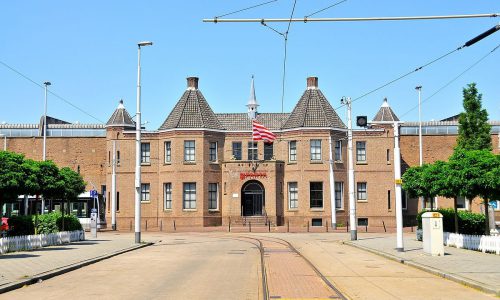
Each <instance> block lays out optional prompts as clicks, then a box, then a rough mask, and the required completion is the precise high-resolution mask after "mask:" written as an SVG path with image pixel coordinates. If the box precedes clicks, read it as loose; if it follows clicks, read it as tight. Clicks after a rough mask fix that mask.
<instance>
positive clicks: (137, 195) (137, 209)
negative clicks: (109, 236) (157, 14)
mask: <svg viewBox="0 0 500 300" xmlns="http://www.w3.org/2000/svg"><path fill="white" fill-rule="evenodd" d="M151 45H153V42H148V41H146V42H140V43H138V44H137V47H138V48H137V113H136V117H135V243H136V244H139V243H140V242H141V47H145V46H151Z"/></svg>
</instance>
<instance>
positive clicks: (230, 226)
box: [229, 218, 231, 232]
mask: <svg viewBox="0 0 500 300" xmlns="http://www.w3.org/2000/svg"><path fill="white" fill-rule="evenodd" d="M229 232H231V218H229Z"/></svg>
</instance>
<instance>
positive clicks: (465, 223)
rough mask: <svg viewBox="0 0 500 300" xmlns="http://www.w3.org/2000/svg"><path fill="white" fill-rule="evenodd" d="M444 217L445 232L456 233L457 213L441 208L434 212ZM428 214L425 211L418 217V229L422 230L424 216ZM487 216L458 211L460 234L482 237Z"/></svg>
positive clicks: (451, 209)
mask: <svg viewBox="0 0 500 300" xmlns="http://www.w3.org/2000/svg"><path fill="white" fill-rule="evenodd" d="M433 211H435V212H438V213H441V214H442V215H443V230H444V231H446V232H455V211H454V209H453V208H440V209H435V210H433ZM426 212H428V210H423V211H421V212H419V213H418V215H417V222H418V229H422V214H423V213H426ZM485 222H486V219H485V216H484V215H483V214H477V213H473V212H469V211H464V210H459V211H458V232H459V233H462V234H472V235H481V234H483V233H484V226H485Z"/></svg>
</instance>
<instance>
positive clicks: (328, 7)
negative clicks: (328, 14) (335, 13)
mask: <svg viewBox="0 0 500 300" xmlns="http://www.w3.org/2000/svg"><path fill="white" fill-rule="evenodd" d="M346 1H347V0H342V1H339V2H336V3H334V4H332V5H330V6H327V7H325V8H322V9H320V10H318V11H315V12H313V13H311V14H308V15H307V16H305V17H304V19H307V18H309V17H310V16H314V15H315V14H317V13H320V12H322V11H325V10H327V9H330V8H332V7H334V6H337V5H339V4H342V3H344V2H346Z"/></svg>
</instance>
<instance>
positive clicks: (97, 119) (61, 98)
mask: <svg viewBox="0 0 500 300" xmlns="http://www.w3.org/2000/svg"><path fill="white" fill-rule="evenodd" d="M0 64H2V65H3V66H4V67H6V68H7V69H9V70H11V71H12V72H14V73H16V74H17V75H19V76H21V77H23V78H24V79H26V80H28V81H29V82H31V83H33V84H34V85H36V86H38V87H40V88H42V89H44V88H45V87H44V86H43V85H41V84H39V83H38V82H36V81H34V80H33V79H31V78H29V77H28V76H26V75H24V74H23V73H21V72H20V71H18V70H16V69H14V68H13V67H11V66H9V65H8V64H6V63H4V62H3V61H0ZM47 92H49V93H50V94H51V95H53V96H55V97H56V98H58V99H60V100H62V101H64V102H65V103H66V104H68V105H70V106H72V107H73V108H75V109H77V110H79V111H80V112H82V113H84V114H85V115H87V116H89V117H91V118H92V119H94V120H96V121H98V122H99V123H101V124H104V123H105V122H103V121H102V120H100V119H99V118H97V117H94V116H93V115H91V114H90V113H88V112H86V111H85V110H83V109H82V108H80V107H78V106H76V105H75V104H73V103H71V101H69V100H67V99H65V98H63V97H62V96H59V95H58V94H56V93H54V92H52V91H51V90H48V91H47Z"/></svg>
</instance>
